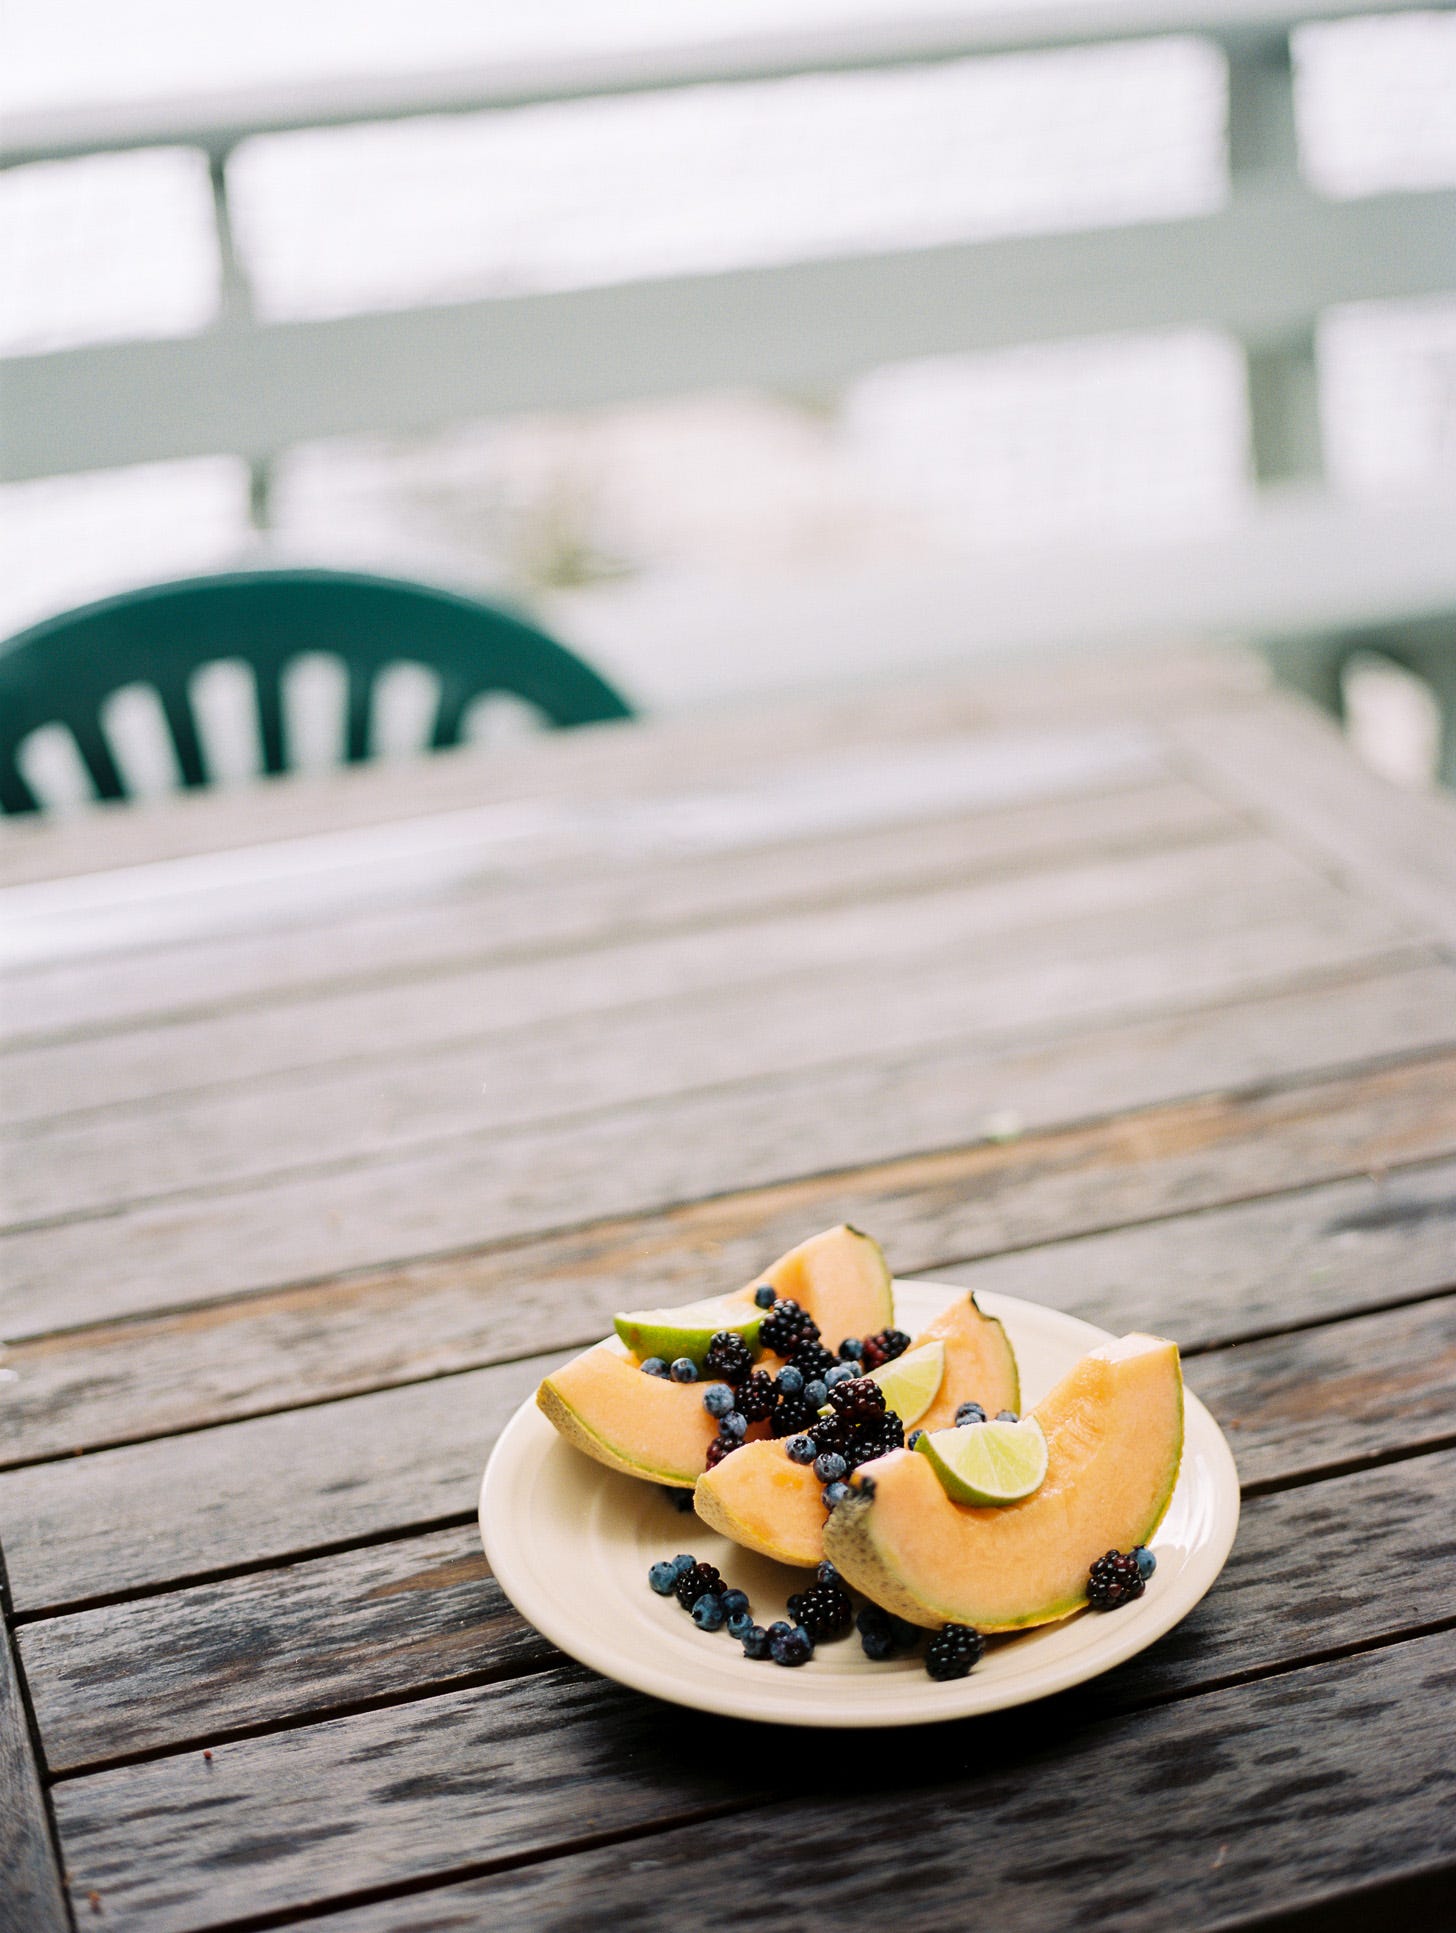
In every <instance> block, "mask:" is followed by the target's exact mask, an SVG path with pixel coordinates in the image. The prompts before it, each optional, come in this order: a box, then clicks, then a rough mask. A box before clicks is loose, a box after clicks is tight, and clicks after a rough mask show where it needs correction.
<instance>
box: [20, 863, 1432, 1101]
mask: <svg viewBox="0 0 1456 1933" xmlns="http://www.w3.org/2000/svg"><path fill="white" fill-rule="evenodd" d="M1210 902H1211V903H1210ZM1305 907H1308V908H1309V910H1310V914H1311V917H1312V918H1313V919H1316V920H1320V919H1323V922H1324V923H1325V924H1331V923H1333V922H1334V921H1335V920H1337V919H1338V910H1337V909H1338V908H1340V907H1343V908H1345V910H1346V911H1347V912H1352V913H1353V912H1354V911H1355V909H1354V908H1353V907H1352V904H1351V902H1349V901H1348V900H1347V899H1345V898H1344V897H1343V896H1341V895H1338V894H1335V893H1332V891H1331V889H1330V888H1329V887H1328V886H1326V885H1324V884H1323V883H1322V882H1319V881H1316V880H1313V879H1312V878H1311V876H1310V874H1309V872H1308V871H1307V869H1305V868H1303V867H1301V866H1300V865H1298V864H1294V863H1291V862H1290V861H1289V860H1288V859H1286V858H1285V857H1284V855H1282V854H1281V853H1280V852H1279V850H1278V848H1277V847H1273V846H1270V845H1268V844H1267V843H1265V842H1260V841H1257V840H1250V839H1229V840H1223V841H1219V842H1216V843H1211V844H1209V845H1207V846H1200V847H1197V848H1194V849H1191V850H1186V849H1185V850H1179V851H1176V852H1174V853H1171V854H1170V853H1168V852H1163V851H1159V852H1155V853H1152V854H1139V855H1137V856H1135V857H1133V858H1123V859H1119V860H1114V861H1102V862H1099V863H1097V864H1094V865H1090V866H1089V865H1083V866H1076V867H1063V868H1059V869H1054V870H1052V871H1049V872H1046V873H1039V874H1034V875H1032V876H1030V877H1026V876H1024V875H1022V876H1018V877H1016V878H1014V879H1011V880H996V881H989V882H980V883H977V884H975V885H973V886H969V887H955V888H941V889H937V890H934V891H931V892H920V893H912V892H902V893H901V894H900V895H899V896H897V897H896V898H895V899H894V900H893V901H892V902H891V903H890V904H889V905H886V904H885V903H884V902H883V901H880V900H874V899H870V900H865V899H856V901H855V902H854V903H852V904H848V905H839V906H829V907H824V906H817V907H814V908H811V909H798V910H796V911H794V912H793V913H790V914H776V915H774V916H772V917H769V918H762V917H760V918H753V919H748V920H744V921H740V922H735V923H728V922H724V923H722V924H720V925H718V926H714V927H712V928H710V929H708V930H706V931H700V930H694V931H691V932H687V933H678V934H669V935H665V936H657V937H655V938H653V939H651V940H644V941H637V942H634V943H632V944H630V945H625V946H608V947H603V948H599V949H594V950H593V949H588V950H583V951H577V952H568V953H564V954H560V955H551V956H548V957H545V958H537V959H533V960H531V961H529V962H519V963H513V964H507V965H496V966H492V967H485V968H477V969H473V970H470V971H466V972H454V973H446V974H435V975H431V976H429V977H427V978H424V979H421V980H415V981H411V982H409V983H407V984H405V985H396V986H389V987H385V988H379V989H370V990H366V991H362V992H357V993H352V994H351V993H349V992H348V991H347V990H340V989H335V990H334V991H333V992H332V993H331V994H329V995H327V996H324V997H315V998H312V999H303V1000H294V1001H291V1002H288V1003H286V1004H284V1005H282V1006H275V1007H268V1008H263V1009H251V1010H249V1011H248V1012H247V1013H245V1014H240V1015H239V1014H228V1015H224V1016H221V1017H217V1018H211V1019H206V1020H196V1021H173V1022H169V1023H167V1024H163V1025H154V1026H142V1027H131V1028H128V1029H126V1030H125V1031H124V1032H121V1033H119V1034H114V1035H108V1036H104V1037H103V1036H92V1037H88V1038H87V1039H84V1040H80V1041H69V1042H64V1043H61V1044H59V1045H49V1046H44V1047H36V1048H29V1049H23V1050H19V1049H18V1050H15V1051H12V1052H11V1053H10V1054H9V1055H8V1056H6V1057H5V1058H4V1060H3V1067H4V1072H5V1100H4V1106H5V1109H6V1111H7V1115H8V1117H9V1118H10V1119H11V1120H12V1121H26V1122H30V1123H36V1124H39V1123H40V1122H42V1121H44V1120H46V1119H47V1118H48V1117H55V1116H64V1115H68V1114H77V1113H79V1114H81V1115H82V1116H84V1117H89V1116H90V1115H92V1114H94V1113H95V1112H96V1110H98V1109H104V1110H106V1111H107V1112H106V1114H105V1117H104V1118H106V1119H108V1120H110V1119H116V1120H122V1121H124V1120H125V1119H126V1118H127V1110H126V1104H127V1103H144V1102H147V1101H149V1100H158V1099H163V1098H165V1099H166V1101H167V1102H168V1103H169V1104H170V1105H172V1106H175V1104H176V1102H177V1101H178V1100H179V1099H185V1098H187V1097H192V1096H208V1095H213V1096H215V1097H216V1098H217V1099H218V1100H220V1101H222V1102H224V1103H226V1101H227V1100H228V1099H229V1098H230V1096H229V1093H228V1091H227V1090H228V1089H229V1088H230V1087H232V1086H233V1085H235V1084H238V1083H246V1084H247V1088H248V1091H249V1092H252V1091H255V1090H256V1091H258V1092H260V1093H268V1092H277V1093H280V1094H285V1095H286V1093H287V1091H288V1083H290V1082H293V1083H296V1082H297V1081H299V1080H300V1079H303V1080H305V1081H306V1082H307V1083H308V1087H309V1091H317V1090H318V1089H319V1081H320V1074H319V1070H321V1069H329V1068H331V1067H333V1066H334V1064H336V1063H343V1064H344V1066H343V1067H342V1068H341V1069H340V1071H341V1072H345V1071H346V1070H350V1069H356V1068H357V1069H359V1070H360V1072H361V1074H362V1076H363V1077H364V1078H367V1079H370V1080H373V1081H374V1082H376V1083H378V1082H381V1081H383V1080H387V1078H388V1077H389V1074H390V1073H391V1072H392V1071H395V1070H399V1071H405V1070H409V1069H413V1068H415V1067H417V1066H419V1065H420V1064H421V1062H422V1060H427V1059H428V1056H429V1055H430V1054H431V1053H434V1054H437V1055H438V1054H439V1053H440V1052H441V1050H442V1049H448V1050H449V1052H450V1056H451V1058H452V1062H453V1064H454V1065H456V1066H458V1064H459V1057H460V1055H461V1054H463V1053H466V1052H470V1051H472V1050H474V1051H475V1052H476V1053H481V1052H488V1051H489V1050H490V1048H491V1046H492V1043H493V1042H495V1041H497V1040H501V1039H502V1038H504V1040H505V1042H506V1044H507V1045H509V1043H510V1041H512V1040H513V1039H516V1038H528V1037H529V1035H530V1032H531V1030H532V1029H533V1028H534V1029H536V1030H538V1032H539V1033H540V1034H542V1035H544V1037H545V1038H546V1039H547V1040H548V1041H549V1040H550V1039H552V1038H554V1037H555V1036H556V1034H557V1033H558V1031H559V1030H560V1029H561V1028H562V1027H563V1026H570V1025H571V1024H572V1023H578V1024H581V1023H592V1024H594V1025H595V1027H597V1028H601V1027H602V1026H603V1025H604V1023H605V1022H606V1021H610V1022H611V1023H612V1024H613V1025H615V1026H628V1027H630V1026H631V1025H632V1024H633V1022H634V1021H636V1020H639V1019H642V1018H653V1019H655V1018H657V1017H658V1016H659V1015H661V1014H662V1013H663V1008H664V1003H667V1014H668V1015H669V1016H670V1015H671V1014H672V1013H674V1012H676V1011H677V1010H678V1009H681V1010H682V1011H683V1013H684V1014H685V1015H686V1016H689V1017H691V1016H699V1020H698V1024H700V1025H701V1024H703V1021H702V1018H701V1016H702V1015H703V1013H704V1011H705V1009H706V1012H707V1013H708V1014H709V1015H711V1013H712V1011H713V1006H712V1004H711V1003H714V1002H717V1003H719V1004H720V1006H721V1007H722V1010H723V1011H724V1012H725V1014H726V1015H728V1016H738V1017H739V1018H738V1025H739V1026H740V1028H741V1027H742V1026H743V1025H744V1019H745V1018H748V1019H753V1018H754V1017H755V1010H756V1008H757V1007H759V1006H762V1007H763V1008H765V1009H766V1010H767V1012H768V1013H770V1014H771V1013H772V1011H773V1002H774V1001H775V999H776V998H779V997H782V996H787V997H788V998H790V999H792V997H793V994H794V991H795V988H796V985H801V984H805V983H807V984H815V983H819V982H821V981H825V980H826V978H827V979H828V982H829V984H830V985H832V986H835V987H839V986H841V985H842V986H843V988H844V992H842V993H837V994H836V995H835V996H834V998H835V999H836V1001H837V1003H839V1004H843V1003H844V1002H845V1001H852V999H853V989H854V988H855V987H856V986H857V985H859V984H862V983H865V982H868V983H869V984H870V985H871V986H882V985H883V975H884V974H885V973H886V972H887V971H895V972H897V973H912V974H914V973H917V972H923V971H924V970H925V969H926V968H933V967H935V966H938V965H939V964H940V963H941V961H942V960H943V959H945V958H948V957H951V956H954V957H956V958H958V959H959V961H960V962H961V964H962V971H963V972H965V971H968V970H969V971H971V972H972V973H975V972H976V971H979V972H981V973H983V974H984V973H985V971H986V968H987V966H988V965H990V964H991V962H990V961H989V960H983V958H982V956H983V954H985V953H989V951H990V950H991V949H993V948H994V950H995V964H996V965H997V966H998V967H999V968H1000V974H999V976H993V977H992V982H991V983H992V985H993V986H994V985H995V984H996V979H997V978H998V977H999V978H1002V979H1004V978H1006V977H1008V969H1010V970H1011V973H1012V974H1013V975H1018V976H1019V975H1020V974H1021V973H1030V972H1035V971H1036V969H1037V968H1038V966H1041V965H1044V963H1045V962H1046V961H1047V960H1048V959H1049V958H1050V959H1055V958H1056V957H1057V948H1056V946H1055V941H1056V939H1057V938H1058V936H1060V937H1061V940H1062V947H1063V948H1064V949H1065V948H1066V947H1072V948H1075V950H1076V951H1077V952H1078V953H1079V954H1081V955H1085V956H1086V957H1087V958H1088V959H1089V961H1090V960H1096V959H1100V958H1105V957H1107V956H1108V955H1109V954H1110V955H1114V956H1117V955H1123V954H1127V953H1132V952H1135V951H1137V950H1139V949H1146V950H1156V949H1157V948H1158V947H1159V946H1163V945H1167V944H1168V943H1169V942H1170V941H1172V942H1175V943H1176V942H1177V941H1179V940H1186V938H1188V937H1197V936H1199V935H1201V934H1203V933H1204V932H1206V931H1207V930H1209V929H1210V928H1211V927H1213V928H1217V929H1219V930H1227V929H1230V928H1233V927H1236V926H1239V925H1245V924H1247V925H1249V926H1257V925H1259V924H1260V923H1264V924H1269V923H1272V922H1273V921H1274V920H1276V919H1277V920H1281V921H1287V920H1288V919H1289V918H1290V917H1291V915H1293V914H1295V913H1296V912H1298V911H1299V910H1301V909H1303V908H1305ZM1359 930H1360V933H1361V934H1362V935H1363V936H1364V937H1365V938H1366V939H1367V940H1369V939H1371V938H1372V937H1373V939H1374V940H1375V942H1376V943H1377V944H1381V943H1388V942H1389V941H1391V940H1392V939H1395V938H1396V937H1397V929H1396V928H1395V927H1394V925H1393V924H1392V923H1391V922H1389V921H1388V920H1378V921H1377V922H1375V923H1374V925H1372V924H1370V923H1369V922H1364V923H1359ZM914 986H915V981H914V980H913V979H912V981H911V982H910V987H911V989H912V990H913V988H914ZM911 999H912V1001H913V991H912V993H911ZM587 1038H590V1035H589V1034H588V1036H587ZM446 1064H450V1063H446ZM267 1076H271V1077H272V1079H271V1080H265V1079H264V1078H263V1077H267ZM357 1078H358V1077H357V1076H356V1079H357ZM139 1112H140V1113H143V1114H145V1116H146V1117H147V1118H148V1119H156V1118H157V1117H158V1115H159V1114H160V1113H161V1112H162V1110H161V1109H159V1108H156V1107H153V1108H143V1109H140V1110H139ZM62 1125H63V1124H62Z"/></svg>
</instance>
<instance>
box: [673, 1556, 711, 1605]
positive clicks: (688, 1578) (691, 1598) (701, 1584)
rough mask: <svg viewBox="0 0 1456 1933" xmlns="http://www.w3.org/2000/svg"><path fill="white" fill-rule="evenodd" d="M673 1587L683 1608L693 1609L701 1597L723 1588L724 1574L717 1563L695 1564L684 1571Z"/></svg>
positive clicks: (674, 1593)
mask: <svg viewBox="0 0 1456 1933" xmlns="http://www.w3.org/2000/svg"><path fill="white" fill-rule="evenodd" d="M672 1589H673V1595H674V1596H675V1597H676V1599H677V1601H678V1603H679V1604H680V1605H681V1606H682V1607H683V1609H684V1610H685V1611H691V1610H692V1608H693V1606H694V1605H695V1604H696V1603H697V1601H698V1599H699V1598H700V1597H706V1596H708V1595H709V1594H710V1593H712V1592H718V1591H721V1590H722V1589H723V1576H722V1573H721V1572H720V1571H719V1569H718V1566H717V1565H716V1564H694V1565H692V1566H691V1567H690V1568H689V1569H688V1570H685V1571H684V1572H683V1573H682V1575H681V1577H679V1578H678V1580H677V1582H676V1584H674V1585H673V1587H672Z"/></svg>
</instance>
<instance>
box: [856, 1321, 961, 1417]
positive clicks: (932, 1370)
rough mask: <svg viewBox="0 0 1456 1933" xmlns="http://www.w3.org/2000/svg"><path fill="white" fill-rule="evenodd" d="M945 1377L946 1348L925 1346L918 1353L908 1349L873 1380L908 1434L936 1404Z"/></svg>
mask: <svg viewBox="0 0 1456 1933" xmlns="http://www.w3.org/2000/svg"><path fill="white" fill-rule="evenodd" d="M944 1375H945V1344H944V1343H943V1342H942V1341H941V1340H940V1339H939V1337H937V1338H936V1340H935V1341H934V1342H922V1343H921V1345H920V1347H919V1348H918V1349H907V1350H906V1351H905V1354H904V1355H903V1356H896V1358H895V1360H894V1361H893V1362H887V1363H886V1364H885V1366H884V1367H883V1369H872V1370H871V1371H870V1376H871V1378H872V1380H873V1381H875V1382H877V1383H878V1384H879V1386H880V1388H881V1389H882V1390H883V1391H884V1392H885V1408H886V1409H892V1410H893V1411H894V1412H895V1414H896V1415H897V1416H898V1417H899V1419H900V1421H901V1422H902V1423H903V1424H904V1425H905V1427H906V1429H907V1430H908V1429H909V1428H910V1426H911V1424H912V1423H917V1422H919V1420H920V1418H921V1417H922V1416H924V1414H925V1412H926V1411H927V1410H928V1409H929V1408H930V1405H931V1404H932V1403H933V1402H934V1401H935V1398H936V1393H937V1391H938V1390H939V1388H940V1384H941V1379H942V1378H943V1376H944Z"/></svg>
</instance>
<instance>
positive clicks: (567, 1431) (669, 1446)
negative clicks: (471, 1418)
mask: <svg viewBox="0 0 1456 1933" xmlns="http://www.w3.org/2000/svg"><path fill="white" fill-rule="evenodd" d="M536 1403H537V1406H538V1408H540V1409H542V1410H544V1411H545V1413H546V1415H547V1416H549V1417H550V1419H551V1421H552V1422H553V1423H554V1424H555V1425H556V1427H557V1429H558V1430H560V1432H561V1434H562V1435H563V1436H564V1437H565V1438H566V1440H567V1442H568V1443H570V1444H573V1445H574V1446H575V1448H577V1449H578V1450H584V1451H585V1452H586V1454H587V1455H588V1456H590V1457H595V1458H596V1460H597V1462H598V1463H605V1464H606V1466H607V1468H608V1469H609V1470H620V1471H622V1472H623V1473H624V1474H625V1475H626V1476H629V1477H645V1478H646V1479H648V1481H650V1482H652V1483H669V1484H674V1485H676V1486H677V1487H679V1488H681V1489H690V1488H691V1487H692V1485H693V1484H694V1482H696V1480H697V1478H698V1477H699V1476H700V1475H701V1474H702V1469H703V1463H704V1461H705V1459H706V1457H707V1454H708V1445H709V1444H710V1443H711V1442H712V1440H713V1438H714V1437H715V1436H716V1435H717V1434H718V1425H717V1423H716V1421H715V1420H714V1418H713V1417H711V1416H709V1414H708V1412H707V1411H706V1410H705V1409H704V1408H703V1385H702V1384H701V1383H670V1382H668V1381H667V1380H666V1378H665V1377H662V1376H645V1375H644V1374H643V1373H642V1370H641V1368H640V1366H639V1365H638V1363H637V1362H636V1361H635V1360H634V1359H633V1358H632V1357H631V1356H621V1355H618V1353H617V1351H616V1350H615V1349H610V1348H607V1347H604V1346H600V1345H599V1346H598V1347H597V1348H595V1349H588V1350H586V1351H585V1352H584V1353H583V1354H582V1355H580V1356H576V1357H573V1359H572V1360H571V1361H570V1362H569V1363H567V1364H565V1365H564V1366H563V1367H562V1368H561V1369H557V1370H554V1371H553V1372H552V1374H551V1375H549V1376H548V1377H547V1378H546V1380H545V1381H544V1382H543V1383H542V1384H541V1386H540V1388H539V1389H538V1390H537V1391H536Z"/></svg>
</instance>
